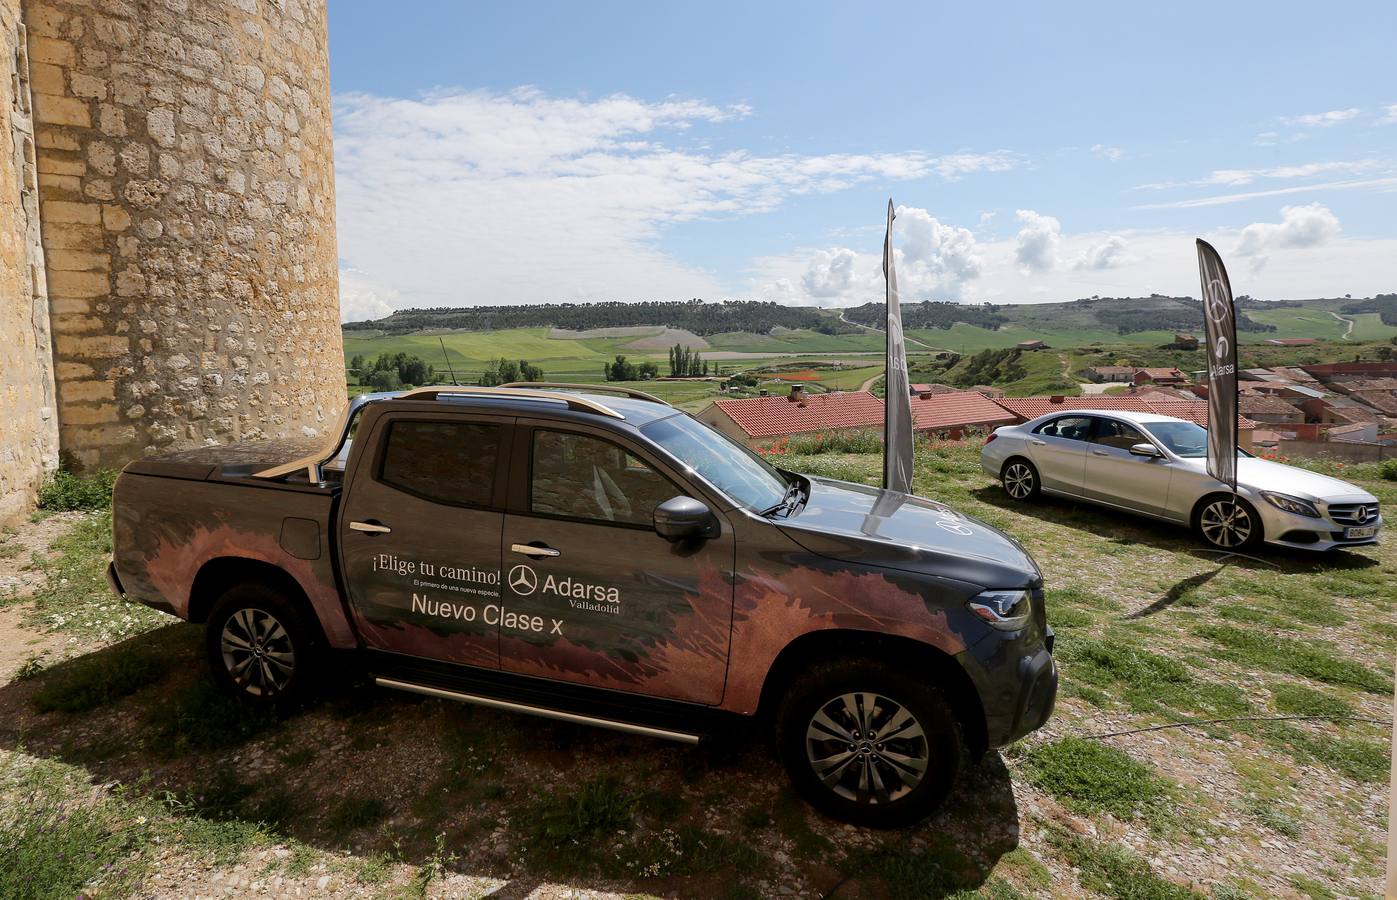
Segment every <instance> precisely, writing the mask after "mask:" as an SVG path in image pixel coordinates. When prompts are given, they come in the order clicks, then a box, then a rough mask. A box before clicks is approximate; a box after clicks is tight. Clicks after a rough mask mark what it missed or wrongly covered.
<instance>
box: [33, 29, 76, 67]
mask: <svg viewBox="0 0 1397 900" xmlns="http://www.w3.org/2000/svg"><path fill="white" fill-rule="evenodd" d="M29 59H30V61H31V62H41V63H53V64H54V65H57V66H71V65H73V64H74V63H75V62H77V61H78V54H77V51H76V50H75V49H74V48H73V45H72V44H70V43H68V42H67V41H60V40H58V39H57V38H51V37H45V36H43V35H38V34H35V35H30V37H29Z"/></svg>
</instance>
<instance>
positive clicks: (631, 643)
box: [500, 420, 734, 704]
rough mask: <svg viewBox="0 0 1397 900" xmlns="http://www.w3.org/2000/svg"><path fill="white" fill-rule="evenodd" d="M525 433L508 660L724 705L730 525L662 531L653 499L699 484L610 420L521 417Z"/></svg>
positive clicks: (503, 649)
mask: <svg viewBox="0 0 1397 900" xmlns="http://www.w3.org/2000/svg"><path fill="white" fill-rule="evenodd" d="M518 441H519V446H518V447H517V449H516V451H515V454H514V455H515V456H516V462H515V467H514V474H513V475H512V476H511V480H512V484H513V485H514V486H515V491H514V492H513V493H512V494H511V498H510V508H509V511H508V513H507V514H506V516H505V525H504V539H503V542H502V543H503V550H504V552H503V556H504V564H503V566H502V568H503V571H504V586H503V588H502V593H503V595H504V598H505V599H504V604H503V605H504V608H505V614H504V617H503V618H502V620H501V626H500V664H501V668H503V669H504V670H505V671H507V672H518V673H523V674H528V675H536V676H541V677H545V678H552V679H558V680H562V681H573V682H581V683H585V684H587V685H591V686H595V687H605V688H612V689H615V690H622V691H636V692H640V693H644V694H647V695H650V696H655V697H665V698H670V699H676V700H688V701H693V702H698V703H709V704H713V703H717V702H718V701H719V700H720V699H721V698H722V695H723V683H724V679H725V678H726V675H727V662H728V645H729V638H730V634H731V628H732V601H733V588H732V567H733V547H734V541H733V535H732V529H731V527H730V526H729V525H727V523H726V522H724V523H723V529H722V534H721V535H720V536H719V537H716V538H712V539H710V540H706V541H703V542H701V543H697V544H693V543H684V544H671V543H670V542H669V541H667V540H665V539H664V538H662V537H660V536H659V535H658V534H656V533H655V530H654V524H653V512H654V509H655V507H656V506H657V505H658V504H660V503H662V502H664V501H665V500H668V499H670V498H672V497H676V496H680V495H684V494H688V495H689V496H695V494H694V491H693V489H692V488H690V489H688V490H686V489H685V488H684V487H683V485H684V484H685V482H684V481H683V480H682V479H679V478H675V477H672V476H671V475H670V474H666V473H665V471H663V470H662V468H661V467H660V466H659V465H657V464H656V463H655V462H654V461H653V460H649V459H646V458H644V457H643V456H642V453H643V450H640V449H638V448H635V447H629V446H623V445H622V444H621V443H620V441H619V438H614V436H612V435H609V434H607V433H606V432H604V431H599V430H598V431H589V430H587V429H586V428H585V427H584V426H580V425H579V426H571V425H556V426H555V425H553V424H551V423H550V424H548V425H544V424H538V425H536V426H533V427H525V424H524V420H520V423H519V426H518ZM711 505H712V504H711V503H710V508H711ZM719 518H720V520H721V519H722V516H721V514H719Z"/></svg>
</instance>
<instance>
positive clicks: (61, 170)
mask: <svg viewBox="0 0 1397 900" xmlns="http://www.w3.org/2000/svg"><path fill="white" fill-rule="evenodd" d="M37 162H38V169H39V174H40V175H86V174H87V163H85V162H83V161H82V160H81V159H72V158H65V157H62V156H58V155H55V154H53V153H45V154H43V155H41V156H40V157H39V159H38V161H37Z"/></svg>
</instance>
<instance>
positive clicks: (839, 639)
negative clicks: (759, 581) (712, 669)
mask: <svg viewBox="0 0 1397 900" xmlns="http://www.w3.org/2000/svg"><path fill="white" fill-rule="evenodd" d="M849 657H863V658H871V659H877V660H880V661H883V662H889V661H893V662H897V663H900V664H903V665H907V666H909V667H911V668H912V669H913V670H914V671H920V672H925V673H926V674H927V675H928V676H929V677H930V678H931V679H932V680H933V681H935V682H936V684H938V685H939V686H940V687H941V688H942V689H943V693H944V695H945V697H946V700H947V702H949V703H950V704H951V707H952V709H953V710H954V711H955V713H956V716H957V717H958V718H959V719H960V722H961V728H962V730H963V732H964V735H965V741H966V743H967V744H968V745H969V747H970V751H971V753H972V754H974V755H975V756H979V755H980V754H982V753H984V751H985V749H986V747H987V745H988V743H989V740H988V736H987V734H986V726H985V710H984V707H983V706H982V705H981V702H980V694H979V691H978V690H976V688H975V683H974V682H973V681H971V680H970V676H969V675H968V674H966V672H965V670H964V669H963V668H961V666H960V664H959V663H958V662H956V661H955V659H954V658H952V657H951V656H950V655H949V654H947V653H945V652H944V651H942V650H940V649H938V648H936V647H933V646H931V645H929V644H924V643H922V642H920V641H916V640H913V639H911V638H906V637H902V636H900V635H891V634H878V633H876V632H869V631H855V630H846V629H826V630H821V631H812V632H809V633H807V634H803V635H801V636H800V637H798V638H796V639H795V640H793V641H791V642H790V643H789V644H787V645H786V647H785V648H784V649H783V650H782V651H781V652H780V653H779V654H777V656H776V659H775V660H774V661H773V662H772V664H771V668H770V669H768V670H767V673H766V678H765V680H764V681H763V682H762V694H761V701H760V703H759V705H758V708H757V715H758V716H760V717H762V718H763V719H765V720H767V721H773V720H774V718H775V715H776V711H777V709H778V708H779V707H780V705H781V699H782V697H783V696H784V695H785V692H786V688H787V686H788V685H789V684H790V683H791V681H792V680H793V679H795V678H796V677H798V676H799V675H800V673H801V672H802V671H804V670H805V669H806V668H808V667H809V666H810V665H812V664H814V663H816V662H825V661H828V660H831V659H836V658H849Z"/></svg>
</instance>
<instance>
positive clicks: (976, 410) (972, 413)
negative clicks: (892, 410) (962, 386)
mask: <svg viewBox="0 0 1397 900" xmlns="http://www.w3.org/2000/svg"><path fill="white" fill-rule="evenodd" d="M1017 418H1018V417H1017V416H1015V415H1014V414H1013V413H1011V412H1009V411H1008V410H1006V409H1005V408H1004V407H1002V406H1000V405H999V404H998V403H997V402H995V401H994V400H991V399H989V398H988V397H986V396H985V395H984V394H981V393H980V392H979V391H956V392H954V393H950V394H937V395H936V396H934V397H930V398H928V399H926V400H922V399H920V398H917V397H913V398H912V422H913V427H914V428H915V429H916V430H917V431H940V430H943V429H949V428H959V427H962V426H965V425H1008V424H1010V423H1011V422H1014V421H1016V420H1017Z"/></svg>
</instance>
